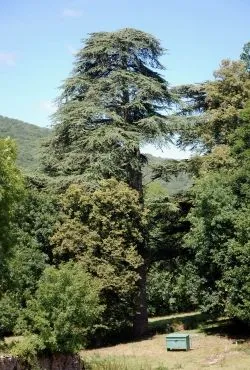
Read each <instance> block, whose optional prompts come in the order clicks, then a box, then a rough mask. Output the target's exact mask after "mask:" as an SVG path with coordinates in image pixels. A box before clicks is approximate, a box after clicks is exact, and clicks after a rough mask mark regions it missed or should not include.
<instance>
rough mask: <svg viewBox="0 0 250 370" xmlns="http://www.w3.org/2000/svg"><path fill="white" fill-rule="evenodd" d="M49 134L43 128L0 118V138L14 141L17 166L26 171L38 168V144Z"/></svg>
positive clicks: (47, 130)
mask: <svg viewBox="0 0 250 370" xmlns="http://www.w3.org/2000/svg"><path fill="white" fill-rule="evenodd" d="M49 134H50V130H49V129H47V128H45V127H39V126H36V125H31V124H29V123H26V122H22V121H19V120H16V119H13V118H8V117H3V116H0V138H6V137H10V138H11V139H14V140H15V141H16V143H17V164H18V166H20V167H21V168H22V169H25V170H27V171H34V170H36V169H37V168H38V166H39V152H40V144H41V141H42V140H43V139H45V138H48V136H49Z"/></svg>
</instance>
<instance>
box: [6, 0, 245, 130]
mask: <svg viewBox="0 0 250 370" xmlns="http://www.w3.org/2000/svg"><path fill="white" fill-rule="evenodd" d="M123 27H133V28H138V29H141V30H144V31H146V32H149V33H152V34H153V35H155V36H156V37H157V38H158V39H160V40H161V42H162V45H163V46H164V47H165V48H166V49H168V53H167V55H165V57H164V58H163V59H162V62H163V64H164V65H165V66H166V68H167V70H166V71H165V77H166V79H167V80H168V81H169V83H170V84H171V85H175V84H181V83H192V82H200V81H203V80H207V79H210V78H212V72H213V70H215V69H216V68H217V67H218V65H219V63H220V61H221V60H222V59H223V58H230V59H237V58H238V57H239V54H240V52H241V49H242V46H243V44H244V43H245V42H247V41H249V40H250V1H249V0H207V1H202V0H189V1H188V0H171V1H169V0H157V1H149V0H76V1H74V0H40V1H39V0H37V1H36V0H6V1H4V0H0V81H1V83H0V114H1V115H5V116H9V117H13V118H18V119H21V120H24V121H26V122H30V123H34V124H38V125H41V126H48V125H49V118H48V116H49V114H51V113H52V112H53V109H54V107H53V104H52V102H53V99H54V98H55V97H56V96H57V95H58V90H57V88H58V86H60V84H61V81H62V80H63V79H64V78H66V77H67V76H68V75H69V73H70V71H71V69H72V61H73V58H74V57H73V53H74V51H75V50H77V49H78V48H80V47H81V40H82V39H84V38H86V37H87V34H88V33H90V32H93V31H95V32H96V31H113V30H117V29H120V28H123Z"/></svg>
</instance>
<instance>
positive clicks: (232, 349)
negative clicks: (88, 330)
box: [81, 313, 250, 370]
mask: <svg viewBox="0 0 250 370" xmlns="http://www.w3.org/2000/svg"><path fill="white" fill-rule="evenodd" d="M149 328H150V333H151V336H149V337H148V338H144V339H142V340H140V341H136V342H129V343H121V344H118V345H116V346H111V347H106V348H100V349H94V350H85V351H82V352H81V356H82V358H83V360H84V361H85V363H86V369H87V370H175V369H186V370H203V369H204V370H205V369H213V370H218V369H225V370H227V369H228V370H229V369H231V370H249V369H250V356H249V354H250V342H249V334H248V335H247V332H246V333H244V330H243V328H240V327H239V326H238V325H236V327H235V325H233V323H231V322H230V321H229V320H227V319H225V318H222V319H220V320H217V321H211V320H208V318H207V317H206V316H204V315H202V314H200V313H191V314H183V315H174V316H166V317H160V318H153V319H151V320H150V323H149ZM169 331H178V332H186V333H189V334H190V337H191V347H192V349H191V351H188V352H186V351H178V352H175V351H166V349H165V335H166V332H169ZM163 333H164V334H163ZM242 342H243V343H242Z"/></svg>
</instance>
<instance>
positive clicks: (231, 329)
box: [202, 319, 250, 341]
mask: <svg viewBox="0 0 250 370" xmlns="http://www.w3.org/2000/svg"><path fill="white" fill-rule="evenodd" d="M202 332H203V333H205V334H207V335H219V336H222V337H227V338H230V339H235V340H236V341H238V340H241V339H242V340H243V341H244V340H249V339H250V326H248V325H246V324H245V323H242V322H241V321H238V320H229V319H224V320H217V321H213V322H210V323H207V325H204V326H203V327H202Z"/></svg>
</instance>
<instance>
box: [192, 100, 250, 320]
mask: <svg viewBox="0 0 250 370" xmlns="http://www.w3.org/2000/svg"><path fill="white" fill-rule="evenodd" d="M240 114H241V119H243V124H242V125H241V126H240V127H237V128H236V129H235V131H234V132H233V133H232V134H231V135H230V144H231V147H230V148H228V149H229V150H227V155H226V157H225V158H226V160H225V161H224V164H223V162H221V164H220V166H214V165H211V163H215V159H216V156H215V157H214V158H213V160H212V162H211V158H212V157H211V155H210V156H208V158H207V160H205V161H203V164H205V165H206V167H205V168H203V169H202V170H201V172H200V174H201V175H202V176H201V177H200V179H198V180H197V181H196V184H195V186H194V188H193V190H192V191H193V195H194V208H193V209H192V211H191V213H190V215H189V220H190V222H191V224H192V228H191V232H190V233H189V235H188V237H187V244H188V245H189V246H190V247H191V248H193V249H194V251H195V259H196V265H197V266H198V269H199V275H200V277H201V279H202V290H201V297H200V301H201V302H202V306H203V310H207V311H208V312H210V313H215V314H218V313H224V312H226V313H227V314H229V315H230V316H232V317H237V318H238V319H241V320H244V321H246V322H248V323H249V322H250V321H249V313H248V312H249V302H250V295H249V279H248V266H249V263H250V260H249V239H250V233H249V225H250V219H249V214H250V208H249V204H250V191H249V189H250V172H249V168H250V166H249V127H250V120H249V105H248V104H247V105H246V107H245V108H244V109H243V110H241V113H240ZM230 152H231V153H230ZM212 154H213V153H212ZM207 164H209V165H208V166H207Z"/></svg>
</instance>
